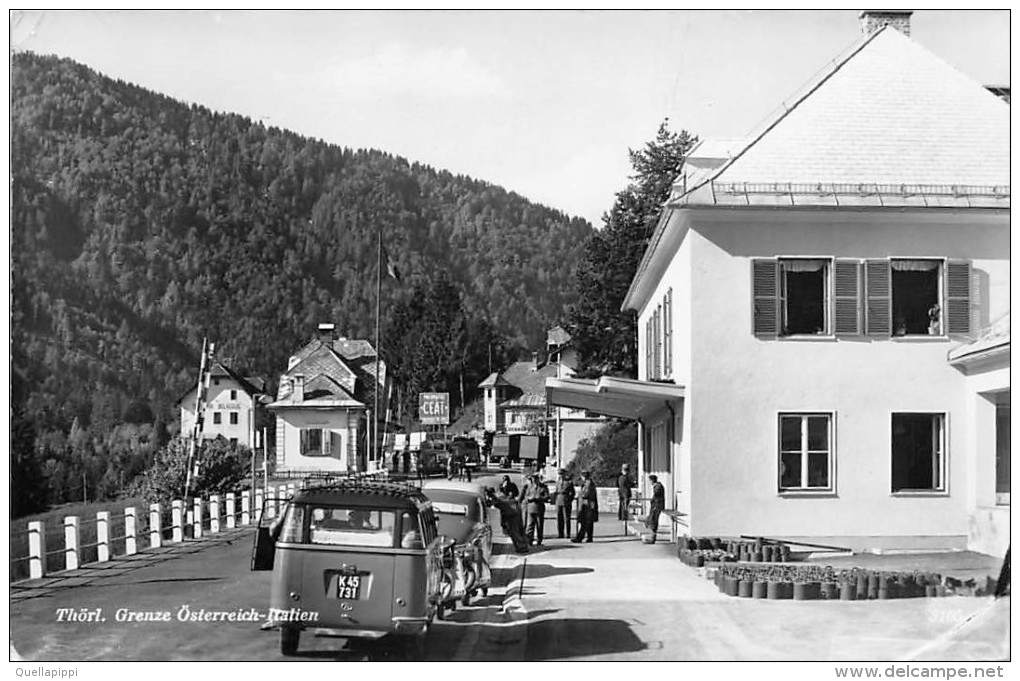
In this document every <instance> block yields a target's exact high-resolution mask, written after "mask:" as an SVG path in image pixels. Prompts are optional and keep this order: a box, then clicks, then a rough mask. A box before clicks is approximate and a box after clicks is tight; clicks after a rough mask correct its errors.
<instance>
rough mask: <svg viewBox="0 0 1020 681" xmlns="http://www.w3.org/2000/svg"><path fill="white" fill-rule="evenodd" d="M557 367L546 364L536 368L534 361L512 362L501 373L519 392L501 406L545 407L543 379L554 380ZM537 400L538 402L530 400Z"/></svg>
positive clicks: (553, 364) (552, 364)
mask: <svg viewBox="0 0 1020 681" xmlns="http://www.w3.org/2000/svg"><path fill="white" fill-rule="evenodd" d="M557 371H558V367H557V365H556V364H555V363H552V362H550V363H546V364H543V365H541V366H539V367H538V368H536V367H535V362H534V361H525V362H514V363H513V364H511V365H510V366H509V367H507V369H506V370H505V371H504V372H503V373H502V377H503V378H504V379H505V380H506V382H507V383H509V384H510V385H512V386H513V387H515V388H517V389H518V390H520V391H521V394H520V395H518V396H517V397H514V398H511V399H509V400H507V402H504V403H503V406H527V407H537V406H544V405H545V379H547V378H555V377H556V375H557ZM530 397H534V398H537V399H538V400H540V402H535V401H534V400H531V399H530Z"/></svg>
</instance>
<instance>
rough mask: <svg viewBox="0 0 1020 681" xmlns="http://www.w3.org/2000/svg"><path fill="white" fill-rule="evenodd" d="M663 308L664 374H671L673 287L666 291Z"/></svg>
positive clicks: (669, 375)
mask: <svg viewBox="0 0 1020 681" xmlns="http://www.w3.org/2000/svg"><path fill="white" fill-rule="evenodd" d="M662 309H663V310H665V315H666V320H665V321H666V350H665V360H666V376H667V377H670V378H671V377H672V376H673V289H668V290H667V291H666V299H665V301H664V302H663V308H662Z"/></svg>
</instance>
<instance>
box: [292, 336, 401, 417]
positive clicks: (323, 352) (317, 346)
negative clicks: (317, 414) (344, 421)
mask: <svg viewBox="0 0 1020 681" xmlns="http://www.w3.org/2000/svg"><path fill="white" fill-rule="evenodd" d="M377 363H378V365H379V382H380V383H382V384H383V385H385V382H386V363H385V362H383V361H382V360H380V359H379V357H378V355H377V353H376V351H375V348H374V347H373V346H372V344H371V343H369V342H368V341H366V340H349V339H346V338H342V339H338V340H330V339H323V338H315V339H312V340H311V341H310V342H308V343H307V344H306V345H304V346H303V347H302V348H301V349H300V350H298V351H297V352H296V353H295V354H294V355H293V356H292V357H291V358H290V361H289V362H288V365H289V368H288V369H287V371H286V372H284V373H283V375H282V376H281V377H280V387H279V389H278V390H277V394H276V398H277V401H276V402H275V403H273V405H272V406H276V407H282V406H294V405H295V404H296V403H294V402H293V400H291V399H290V398H291V396H292V393H293V381H294V377H295V376H304V377H305V395H304V398H305V399H304V401H303V402H302V404H303V405H306V406H330V407H333V406H339V407H349V406H361V407H363V406H365V405H368V404H374V401H375V390H376V376H375V372H376V364H377ZM380 397H382V396H381V395H380Z"/></svg>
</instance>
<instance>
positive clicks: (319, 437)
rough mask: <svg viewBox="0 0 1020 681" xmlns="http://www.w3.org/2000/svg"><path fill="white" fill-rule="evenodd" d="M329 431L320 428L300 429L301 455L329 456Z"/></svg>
mask: <svg viewBox="0 0 1020 681" xmlns="http://www.w3.org/2000/svg"><path fill="white" fill-rule="evenodd" d="M330 435H331V433H330V431H329V430H325V429H322V428H303V429H302V430H301V456H329V455H330V445H331V442H330Z"/></svg>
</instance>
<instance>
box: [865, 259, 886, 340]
mask: <svg viewBox="0 0 1020 681" xmlns="http://www.w3.org/2000/svg"><path fill="white" fill-rule="evenodd" d="M865 284H866V287H867V290H868V294H867V295H868V314H867V326H868V330H867V332H868V334H869V335H873V336H890V335H892V274H891V272H890V268H889V261H888V260H869V261H867V263H866V264H865Z"/></svg>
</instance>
